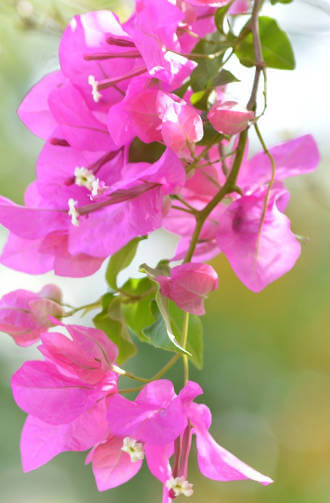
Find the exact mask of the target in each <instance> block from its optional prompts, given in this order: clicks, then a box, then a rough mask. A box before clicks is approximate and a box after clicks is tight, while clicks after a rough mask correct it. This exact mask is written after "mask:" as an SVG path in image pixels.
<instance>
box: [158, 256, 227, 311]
mask: <svg viewBox="0 0 330 503" xmlns="http://www.w3.org/2000/svg"><path fill="white" fill-rule="evenodd" d="M157 281H158V282H159V284H160V290H161V293H162V294H163V295H164V296H165V297H168V298H169V299H171V300H173V301H174V302H175V303H176V304H177V305H178V306H179V307H180V308H181V309H183V311H187V312H188V313H192V314H196V315H198V316H199V315H202V314H205V309H204V299H205V298H206V297H207V295H208V293H209V292H211V291H212V290H216V289H217V288H218V276H217V273H216V272H215V270H214V269H213V267H211V266H210V265H208V264H199V263H190V264H182V265H179V266H177V267H174V268H173V269H172V270H171V276H170V277H167V276H158V277H157Z"/></svg>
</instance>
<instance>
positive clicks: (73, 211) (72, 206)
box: [68, 198, 80, 227]
mask: <svg viewBox="0 0 330 503" xmlns="http://www.w3.org/2000/svg"><path fill="white" fill-rule="evenodd" d="M77 204H78V201H75V200H74V199H72V198H70V199H69V201H68V205H69V211H68V215H69V216H70V217H71V222H72V225H74V226H75V227H78V226H79V216H80V215H79V211H78V210H77V208H76V205H77Z"/></svg>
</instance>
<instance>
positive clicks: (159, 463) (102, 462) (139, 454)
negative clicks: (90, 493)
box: [86, 402, 173, 491]
mask: <svg viewBox="0 0 330 503" xmlns="http://www.w3.org/2000/svg"><path fill="white" fill-rule="evenodd" d="M109 407H110V410H111V402H110V406H109ZM172 452H173V448H172V446H171V444H167V445H162V446H156V445H150V444H143V443H142V442H138V441H136V440H135V439H133V438H131V437H120V436H119V437H118V436H115V435H112V434H110V435H109V436H108V438H107V439H106V440H105V441H103V442H101V443H100V444H99V445H96V446H95V447H94V448H93V449H92V450H91V452H90V453H89V454H88V456H87V459H86V463H89V462H91V463H92V468H93V473H94V476H95V481H96V485H97V488H98V490H99V491H106V490H108V489H112V488H113V487H117V486H119V485H121V484H124V483H125V482H127V481H128V480H129V479H131V478H132V477H134V476H135V475H136V474H137V472H138V471H139V470H140V468H141V466H142V462H143V459H144V457H145V458H146V461H147V464H148V468H149V469H150V471H151V473H152V474H153V475H154V476H155V477H156V478H157V479H159V480H160V481H161V482H162V483H165V482H166V480H167V479H168V478H169V477H170V474H171V473H170V466H169V463H168V459H169V457H170V456H171V455H172Z"/></svg>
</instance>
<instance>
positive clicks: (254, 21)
mask: <svg viewBox="0 0 330 503" xmlns="http://www.w3.org/2000/svg"><path fill="white" fill-rule="evenodd" d="M262 3H263V0H255V2H254V4H253V10H252V16H251V21H250V24H249V29H250V30H251V32H252V35H253V48H254V57H255V67H256V70H255V76H254V81H253V86H252V91H251V95H250V98H249V101H248V104H247V109H248V110H252V111H255V109H256V100H257V92H258V87H259V82H260V75H261V73H264V76H265V62H264V60H263V56H262V47H261V41H260V33H259V11H260V9H261V7H262ZM247 136H248V128H247V129H245V130H244V131H242V132H241V133H240V136H239V141H238V146H237V150H236V156H235V160H234V163H233V167H232V169H231V171H230V173H229V176H228V178H227V180H226V183H225V184H224V185H223V187H222V188H221V189H220V190H219V192H218V193H217V194H216V195H215V197H214V198H213V199H212V200H211V201H210V202H209V203H208V204H207V205H206V206H205V208H203V210H201V211H200V212H198V214H197V215H196V227H195V231H194V233H193V236H192V239H191V242H190V246H189V249H188V252H187V255H186V257H185V259H184V263H186V262H190V261H191V259H192V257H193V255H194V251H195V248H196V246H197V243H198V239H199V235H200V233H201V230H202V228H203V225H204V222H205V221H206V219H207V217H208V216H209V215H210V213H211V212H212V211H213V210H214V208H215V207H216V206H217V205H218V204H219V203H220V202H221V201H222V199H223V198H224V197H225V196H226V195H227V194H230V193H231V192H238V193H240V191H239V188H238V187H236V180H237V176H238V173H239V170H240V167H241V164H242V160H243V156H244V150H245V146H246V142H247Z"/></svg>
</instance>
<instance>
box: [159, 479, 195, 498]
mask: <svg viewBox="0 0 330 503" xmlns="http://www.w3.org/2000/svg"><path fill="white" fill-rule="evenodd" d="M166 487H167V489H170V490H172V491H173V492H174V494H175V497H177V496H180V495H181V494H183V495H184V496H188V497H189V496H192V494H193V492H194V491H193V487H194V486H193V484H190V482H188V480H185V478H184V477H176V478H173V477H171V478H170V479H169V480H168V481H167V482H166Z"/></svg>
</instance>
